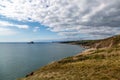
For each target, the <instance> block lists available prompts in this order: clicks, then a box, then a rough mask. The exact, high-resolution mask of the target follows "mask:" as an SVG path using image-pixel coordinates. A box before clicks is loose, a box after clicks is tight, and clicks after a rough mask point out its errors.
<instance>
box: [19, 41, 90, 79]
mask: <svg viewBox="0 0 120 80" xmlns="http://www.w3.org/2000/svg"><path fill="white" fill-rule="evenodd" d="M62 44H63V43H62ZM65 44H66V43H65ZM70 45H77V44H70ZM77 46H80V47H82V48H85V50H83V51H82V52H79V53H77V54H76V55H73V56H70V57H76V56H79V55H81V54H83V53H85V52H87V50H91V48H88V47H87V48H86V47H85V46H83V45H77ZM66 58H69V57H66ZM66 58H62V59H60V60H57V61H53V62H50V63H48V64H47V65H45V66H43V67H40V68H39V69H38V70H35V71H32V72H30V73H28V74H26V75H25V78H28V77H30V76H33V75H34V74H35V73H36V72H38V71H39V70H40V69H42V68H44V67H46V66H48V65H52V64H54V63H59V62H61V61H62V60H64V59H66ZM17 80H23V79H20V78H19V79H17Z"/></svg>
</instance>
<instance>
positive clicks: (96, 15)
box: [0, 0, 120, 38]
mask: <svg viewBox="0 0 120 80" xmlns="http://www.w3.org/2000/svg"><path fill="white" fill-rule="evenodd" d="M119 3H120V1H119V0H112V1H111V0H0V15H2V16H5V17H9V18H12V19H16V20H19V21H21V20H23V21H33V22H39V23H41V24H43V25H45V26H48V30H51V31H53V32H57V33H58V34H60V35H61V34H62V35H64V36H67V37H70V36H71V37H73V36H72V35H74V37H75V36H78V37H79V36H81V34H85V35H89V36H93V37H94V36H97V37H99V38H103V37H106V36H111V35H115V34H119V33H120V32H119V30H120V28H119V27H120V26H119V25H120V5H119ZM3 25H6V24H3ZM20 26H21V25H20ZM20 26H18V25H16V27H18V28H27V26H25V25H24V26H22V27H20ZM36 30H37V29H35V30H34V31H36Z"/></svg>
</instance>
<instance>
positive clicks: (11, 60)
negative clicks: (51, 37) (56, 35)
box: [0, 43, 85, 80]
mask: <svg viewBox="0 0 120 80" xmlns="http://www.w3.org/2000/svg"><path fill="white" fill-rule="evenodd" d="M83 50H85V49H84V48H82V47H80V46H78V45H70V44H60V43H34V44H28V43H0V80H16V79H18V78H21V77H25V76H26V75H27V74H29V73H31V72H33V71H35V70H37V69H39V68H40V67H43V66H45V65H47V64H49V63H51V62H54V61H58V60H61V59H63V58H65V57H69V56H73V55H76V54H78V53H80V52H82V51H83Z"/></svg>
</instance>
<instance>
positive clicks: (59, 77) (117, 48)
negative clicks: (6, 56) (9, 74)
mask: <svg viewBox="0 0 120 80" xmlns="http://www.w3.org/2000/svg"><path fill="white" fill-rule="evenodd" d="M63 43H70V44H77V45H82V46H86V47H89V49H87V50H85V51H83V52H82V53H79V54H78V55H75V56H71V57H68V58H64V59H62V60H60V61H56V62H53V63H50V64H48V65H46V66H44V67H42V68H40V69H38V70H36V71H34V72H31V73H30V74H28V75H26V77H25V78H21V79H18V80H120V36H119V35H117V36H113V37H110V38H107V39H101V40H88V41H72V42H63Z"/></svg>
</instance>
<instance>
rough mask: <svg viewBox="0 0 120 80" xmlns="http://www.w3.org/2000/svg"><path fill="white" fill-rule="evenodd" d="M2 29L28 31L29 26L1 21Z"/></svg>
mask: <svg viewBox="0 0 120 80" xmlns="http://www.w3.org/2000/svg"><path fill="white" fill-rule="evenodd" d="M0 27H16V28H19V29H28V28H29V26H27V25H18V24H13V23H10V22H7V21H1V20H0Z"/></svg>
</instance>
